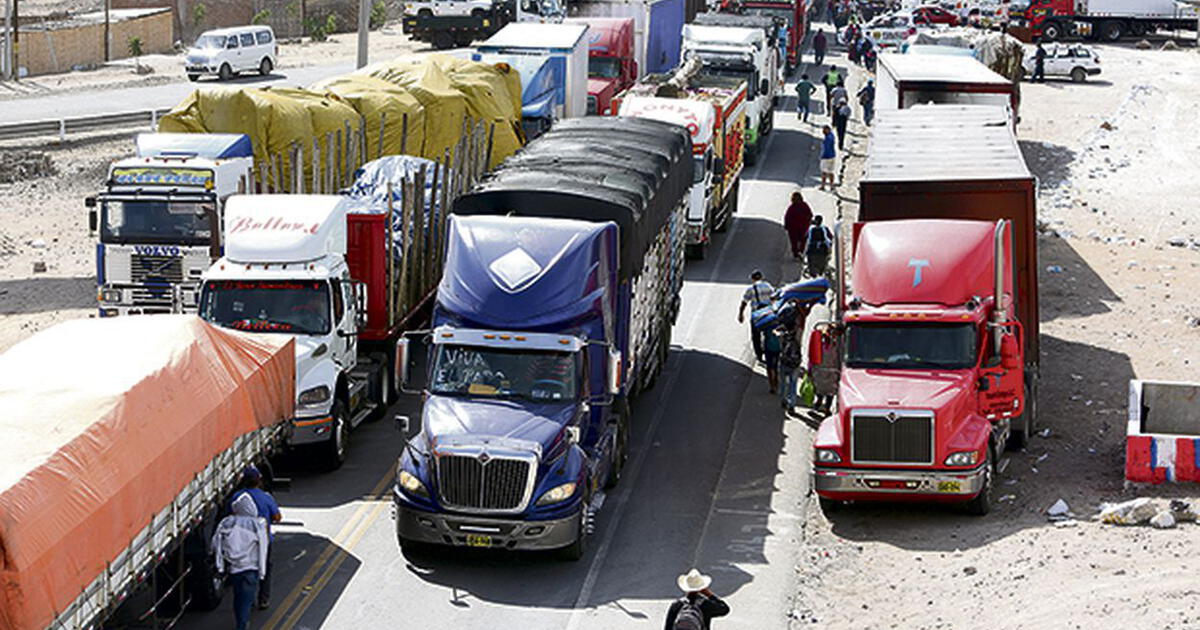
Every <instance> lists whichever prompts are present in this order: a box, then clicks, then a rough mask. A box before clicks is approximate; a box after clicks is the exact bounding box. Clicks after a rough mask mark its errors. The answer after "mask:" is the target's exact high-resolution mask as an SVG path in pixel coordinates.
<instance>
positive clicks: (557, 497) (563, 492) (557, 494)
mask: <svg viewBox="0 0 1200 630" xmlns="http://www.w3.org/2000/svg"><path fill="white" fill-rule="evenodd" d="M575 488H576V484H575V482H571V483H564V484H563V485H561V486H555V487H553V488H551V489H549V490H547V491H546V494H543V495H542V498H540V499H538V501H537V504H538V505H550V504H552V503H562V502H563V501H566V500H567V499H570V498H571V497H573V496H575Z"/></svg>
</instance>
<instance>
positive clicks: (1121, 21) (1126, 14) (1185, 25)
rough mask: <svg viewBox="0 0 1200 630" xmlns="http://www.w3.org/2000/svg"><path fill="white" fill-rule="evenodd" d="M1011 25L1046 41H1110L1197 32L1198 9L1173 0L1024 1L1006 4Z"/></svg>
mask: <svg viewBox="0 0 1200 630" xmlns="http://www.w3.org/2000/svg"><path fill="white" fill-rule="evenodd" d="M1009 11H1010V18H1012V20H1013V23H1015V24H1017V25H1020V26H1024V27H1027V28H1029V29H1030V33H1031V35H1033V36H1034V37H1039V38H1044V39H1047V40H1050V41H1054V40H1058V39H1062V38H1065V37H1086V38H1089V39H1103V40H1106V41H1110V42H1115V41H1118V40H1120V39H1122V38H1124V37H1143V36H1145V35H1147V34H1150V33H1153V32H1155V31H1157V30H1159V29H1163V30H1185V31H1193V32H1194V31H1197V30H1198V29H1197V23H1198V22H1200V7H1197V6H1196V5H1195V3H1187V2H1179V1H1177V0H1027V1H1022V2H1013V3H1012V4H1011V5H1010V9H1009Z"/></svg>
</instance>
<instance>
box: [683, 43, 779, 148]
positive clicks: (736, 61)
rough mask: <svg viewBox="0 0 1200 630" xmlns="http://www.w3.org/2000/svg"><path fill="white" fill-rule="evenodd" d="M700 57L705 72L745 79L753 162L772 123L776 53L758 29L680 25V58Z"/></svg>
mask: <svg viewBox="0 0 1200 630" xmlns="http://www.w3.org/2000/svg"><path fill="white" fill-rule="evenodd" d="M693 57H696V58H699V59H700V60H701V61H702V62H703V63H704V72H705V73H706V74H713V75H717V76H724V77H734V78H738V79H741V80H743V81H745V82H746V128H747V129H746V154H747V162H749V163H754V162H755V161H757V156H758V153H759V151H760V150H761V146H762V145H761V142H762V139H763V138H764V137H765V136H766V135H767V134H769V133H770V132H771V129H772V128H773V127H774V116H775V96H776V93H777V90H778V87H779V86H778V81H776V77H778V76H779V67H778V55H777V54H776V51H775V49H774V48H772V47H770V46H769V45H768V43H767V38H766V35H764V34H763V32H762V30H761V29H757V28H741V27H732V26H698V25H695V24H687V25H684V27H683V58H684V59H685V60H686V59H689V58H693Z"/></svg>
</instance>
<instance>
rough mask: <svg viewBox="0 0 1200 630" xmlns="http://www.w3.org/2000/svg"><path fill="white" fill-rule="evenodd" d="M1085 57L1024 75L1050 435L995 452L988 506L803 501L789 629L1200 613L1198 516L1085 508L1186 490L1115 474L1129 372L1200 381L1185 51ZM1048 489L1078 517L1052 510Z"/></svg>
mask: <svg viewBox="0 0 1200 630" xmlns="http://www.w3.org/2000/svg"><path fill="white" fill-rule="evenodd" d="M1100 57H1101V60H1102V64H1103V68H1104V73H1103V74H1102V75H1101V77H1099V80H1096V81H1092V82H1089V83H1087V84H1082V85H1080V84H1072V83H1069V82H1049V83H1046V84H1038V85H1025V86H1024V87H1023V90H1024V92H1023V94H1024V100H1023V103H1022V112H1021V113H1022V123H1021V126H1020V131H1019V136H1020V141H1021V145H1022V149H1023V151H1024V152H1025V154H1026V157H1027V161H1028V163H1029V165H1030V168H1031V170H1033V171H1034V173H1035V174H1036V175H1037V176H1038V178H1039V184H1040V192H1039V216H1040V219H1041V222H1042V223H1043V235H1042V236H1041V238H1040V239H1039V252H1040V263H1039V268H1040V274H1041V278H1040V282H1041V283H1040V286H1041V295H1042V302H1041V319H1042V379H1043V385H1042V391H1041V394H1040V397H1039V399H1040V404H1041V409H1040V414H1041V416H1040V417H1041V419H1040V423H1041V426H1042V427H1045V428H1048V429H1049V434H1048V436H1047V437H1038V438H1035V439H1034V440H1033V442H1032V443H1031V444H1030V446H1029V447H1028V449H1027V450H1025V451H1023V452H1019V453H1013V452H1009V453H1007V454H1006V456H1007V461H1006V462H1003V463H1002V465H1003V466H1005V472H1004V473H1003V474H1002V476H1001V481H1000V484H1001V485H1000V487H999V490H998V493H997V494H998V496H1000V497H1001V499H1000V501H1001V502H1000V504H999V507H998V508H996V509H994V510H993V512H992V513H991V514H990V515H988V516H986V517H982V518H978V517H970V516H965V515H962V514H960V513H958V512H957V511H956V510H954V509H952V508H941V507H936V506H935V507H930V506H908V505H873V506H865V505H855V506H849V507H847V508H845V509H843V510H842V511H840V512H837V513H834V514H832V515H830V516H829V517H826V516H825V515H823V514H822V513H821V512H820V510H817V509H814V510H811V511H810V513H809V516H808V520H807V522H806V525H805V537H804V538H805V543H804V546H805V548H804V553H803V555H802V557H804V558H806V561H805V562H803V563H802V564H801V565H800V566H798V567H797V569H796V570H797V572H798V573H799V575H800V576H801V585H802V586H801V589H800V593H799V596H798V600H797V603H796V609H795V610H794V611H793V620H794V623H793V625H794V627H797V628H798V627H814V624H816V626H817V627H824V628H864V629H865V628H907V629H916V628H965V627H976V626H978V627H989V628H1095V627H1101V624H1103V625H1104V627H1128V628H1196V627H1200V611H1198V610H1197V607H1196V602H1197V597H1196V596H1197V594H1198V593H1200V586H1198V585H1197V582H1196V580H1195V577H1194V575H1195V574H1194V568H1193V565H1194V561H1193V558H1194V554H1195V553H1196V550H1197V546H1196V542H1195V541H1196V540H1197V538H1196V535H1197V529H1196V527H1197V526H1196V525H1190V524H1185V525H1181V527H1180V528H1179V529H1175V530H1163V531H1159V530H1154V529H1149V528H1119V527H1114V526H1109V525H1102V524H1100V523H1099V522H1098V521H1097V520H1096V518H1095V516H1096V514H1097V511H1098V508H1099V505H1100V503H1102V502H1105V501H1118V500H1125V499H1129V498H1134V497H1138V496H1149V497H1164V498H1165V497H1180V498H1184V499H1188V500H1193V501H1194V504H1195V503H1200V501H1198V500H1200V491H1198V490H1197V488H1196V487H1195V486H1194V485H1183V486H1161V487H1150V488H1145V487H1142V488H1136V487H1135V488H1129V487H1126V484H1125V482H1124V472H1123V466H1124V438H1125V420H1126V400H1127V391H1128V381H1129V379H1131V378H1135V377H1138V378H1150V379H1183V380H1198V379H1200V373H1198V371H1197V369H1196V367H1197V366H1196V365H1193V364H1192V363H1191V361H1192V360H1193V359H1195V358H1196V355H1195V354H1194V351H1195V348H1196V347H1197V345H1196V344H1197V341H1200V327H1198V325H1200V319H1197V315H1200V304H1198V303H1197V302H1198V300H1197V298H1196V295H1197V291H1196V290H1197V288H1198V285H1200V282H1198V281H1197V275H1196V268H1197V265H1198V264H1200V253H1198V252H1197V247H1198V245H1196V244H1194V240H1195V239H1198V238H1200V226H1197V221H1198V219H1197V218H1196V215H1195V213H1194V211H1193V210H1192V209H1191V206H1192V204H1193V203H1194V200H1195V198H1196V193H1197V192H1200V184H1198V183H1197V182H1198V181H1200V165H1198V163H1197V159H1196V158H1197V157H1198V156H1200V151H1198V148H1200V144H1198V143H1200V129H1198V128H1197V126H1198V122H1197V119H1196V116H1195V103H1197V102H1200V81H1197V79H1196V77H1197V76H1200V55H1198V54H1196V52H1195V51H1194V50H1188V51H1157V50H1155V51H1140V50H1136V49H1134V48H1131V47H1115V46H1102V47H1100ZM858 80H859V81H861V78H858ZM1105 123H1107V124H1105ZM1102 125H1103V126H1102ZM1109 127H1111V129H1109ZM859 130H860V131H861V127H860V128H859ZM858 147H859V148H858V152H859V153H861V152H862V150H861V149H862V147H863V143H862V142H861V141H860V143H859V145H858ZM861 170H862V158H861V156H857V157H854V158H852V159H851V160H850V161H849V163H848V164H847V165H846V172H845V177H846V180H845V182H844V184H843V187H842V191H841V194H842V195H843V207H844V209H845V212H846V216H847V218H852V217H853V216H854V212H855V210H856V207H857V204H856V192H855V191H856V188H857V178H858V177H859V176H860V175H861ZM1172 243H1173V244H1172ZM1059 498H1062V499H1064V500H1065V501H1066V502H1067V503H1068V505H1069V506H1070V508H1071V511H1072V512H1073V513H1074V514H1075V515H1076V519H1073V520H1071V521H1068V522H1066V523H1059V524H1054V523H1051V522H1048V519H1047V517H1046V515H1045V510H1046V509H1047V508H1048V507H1050V505H1051V504H1053V503H1054V502H1055V501H1056V500H1057V499H1059Z"/></svg>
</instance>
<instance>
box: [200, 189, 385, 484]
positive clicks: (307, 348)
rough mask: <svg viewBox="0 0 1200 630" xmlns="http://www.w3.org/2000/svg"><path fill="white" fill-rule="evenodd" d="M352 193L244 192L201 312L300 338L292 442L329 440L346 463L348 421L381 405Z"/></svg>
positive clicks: (236, 200)
mask: <svg viewBox="0 0 1200 630" xmlns="http://www.w3.org/2000/svg"><path fill="white" fill-rule="evenodd" d="M346 207H347V202H346V201H345V200H344V199H343V198H342V197H338V196H334V195H253V196H235V197H233V198H232V199H230V201H229V205H228V207H227V209H226V214H225V234H226V246H225V255H224V256H223V257H222V258H221V259H220V260H218V261H217V262H216V263H215V264H214V265H213V266H212V268H211V269H209V271H208V273H206V274H205V276H204V284H203V288H202V290H201V295H200V317H201V318H203V319H204V320H206V321H208V322H210V323H213V324H216V325H218V326H223V327H226V328H233V329H236V330H242V331H247V332H257V333H264V334H278V335H290V336H291V337H292V338H293V339H295V342H296V411H295V415H294V417H293V421H292V422H293V432H292V436H291V438H290V444H291V445H293V446H303V445H309V444H315V445H319V446H320V448H321V450H322V453H321V458H322V459H323V460H324V461H325V462H326V463H327V465H328V466H329V467H330V468H336V467H337V466H338V465H340V464H341V462H342V461H343V460H344V458H345V448H346V437H347V433H348V431H349V430H350V429H351V428H353V427H354V426H357V425H358V424H360V423H361V422H362V421H363V420H365V419H366V417H367V416H368V415H369V414H370V413H371V412H372V411H374V410H375V409H376V407H375V406H374V405H371V404H362V402H363V401H365V400H366V399H367V397H366V396H365V395H364V394H365V390H366V388H367V385H368V379H367V378H365V377H364V376H365V375H363V374H359V373H358V371H357V370H356V367H357V364H358V347H357V344H358V339H357V333H358V329H359V325H360V317H361V316H360V313H362V312H363V311H364V308H363V306H364V302H365V298H362V297H361V296H362V295H363V294H362V293H361V292H360V291H356V286H357V283H355V282H354V280H352V279H351V277H350V268H349V265H348V264H347V260H346V253H347V252H346V244H347V243H346V233H347V230H346Z"/></svg>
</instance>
